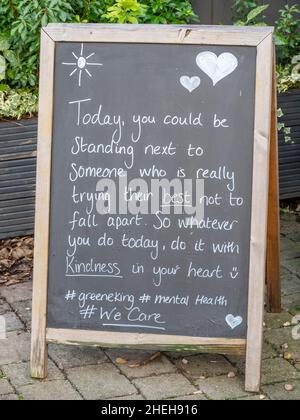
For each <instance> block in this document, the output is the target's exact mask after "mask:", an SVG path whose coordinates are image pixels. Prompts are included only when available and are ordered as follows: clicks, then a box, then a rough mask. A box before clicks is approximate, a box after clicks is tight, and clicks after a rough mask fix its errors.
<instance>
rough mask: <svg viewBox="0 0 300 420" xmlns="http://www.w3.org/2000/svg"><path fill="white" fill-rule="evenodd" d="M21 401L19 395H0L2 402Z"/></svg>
mask: <svg viewBox="0 0 300 420" xmlns="http://www.w3.org/2000/svg"><path fill="white" fill-rule="evenodd" d="M19 399H20V398H19V396H18V395H17V394H7V395H0V401H18V400H19Z"/></svg>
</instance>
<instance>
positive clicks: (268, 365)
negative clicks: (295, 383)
mask: <svg viewBox="0 0 300 420" xmlns="http://www.w3.org/2000/svg"><path fill="white" fill-rule="evenodd" d="M293 379H299V380H300V372H298V371H297V369H295V368H294V367H293V366H292V365H291V364H290V363H289V362H288V361H286V360H283V359H279V358H278V359H269V360H264V361H263V364H262V382H261V383H262V385H268V384H272V383H276V382H286V381H287V382H288V381H289V380H293Z"/></svg>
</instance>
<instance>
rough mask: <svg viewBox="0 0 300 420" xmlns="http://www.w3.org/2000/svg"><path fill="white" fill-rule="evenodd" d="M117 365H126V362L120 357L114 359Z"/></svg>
mask: <svg viewBox="0 0 300 420" xmlns="http://www.w3.org/2000/svg"><path fill="white" fill-rule="evenodd" d="M116 363H117V365H127V360H125V359H123V358H122V357H117V358H116Z"/></svg>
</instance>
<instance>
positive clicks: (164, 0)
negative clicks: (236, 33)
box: [0, 0, 197, 117]
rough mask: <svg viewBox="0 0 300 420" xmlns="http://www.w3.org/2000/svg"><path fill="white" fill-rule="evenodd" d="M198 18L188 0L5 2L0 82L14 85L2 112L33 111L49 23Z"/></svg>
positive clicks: (1, 4)
mask: <svg viewBox="0 0 300 420" xmlns="http://www.w3.org/2000/svg"><path fill="white" fill-rule="evenodd" d="M196 18H197V17H196V15H195V14H194V12H193V9H192V5H191V2H190V1H188V0H0V81H4V83H5V84H6V85H7V86H9V88H10V90H9V91H5V92H4V91H3V90H2V92H1V107H0V109H1V111H0V112H1V115H2V116H4V115H6V116H9V117H11V116H13V115H15V116H16V115H18V116H20V115H21V114H20V110H21V109H23V110H24V112H25V113H29V114H30V113H31V112H34V111H31V109H33V110H34V109H35V108H34V106H35V105H32V104H31V101H32V102H34V100H33V98H36V93H35V92H36V88H37V85H38V66H39V48H40V30H41V27H42V26H46V25H47V24H48V23H55V22H75V23H76V22H96V23H97V22H102V23H106V22H117V23H178V24H184V23H188V22H190V21H192V20H196ZM11 89H17V90H16V95H13V93H12V90H11ZM20 89H21V90H20ZM24 89H25V90H24ZM30 90H31V94H32V96H30ZM22 98H23V100H24V101H25V104H24V107H23V108H22V107H21V105H20V100H21V99H22ZM31 105H32V108H31ZM9 106H11V109H9ZM4 110H5V111H4Z"/></svg>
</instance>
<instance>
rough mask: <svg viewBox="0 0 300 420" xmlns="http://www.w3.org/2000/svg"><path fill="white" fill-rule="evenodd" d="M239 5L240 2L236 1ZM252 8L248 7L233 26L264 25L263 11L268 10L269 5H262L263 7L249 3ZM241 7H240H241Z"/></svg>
mask: <svg viewBox="0 0 300 420" xmlns="http://www.w3.org/2000/svg"><path fill="white" fill-rule="evenodd" d="M238 3H240V1H238ZM249 3H251V5H252V6H250V5H249V7H248V8H247V9H248V11H247V13H246V14H245V15H244V16H243V17H241V18H240V19H239V20H237V21H236V22H235V25H238V26H249V25H254V26H263V25H265V22H264V18H265V17H264V15H263V13H264V11H265V10H267V9H268V7H269V5H268V4H264V5H263V6H257V4H256V3H255V2H249ZM241 7H242V6H241Z"/></svg>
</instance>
